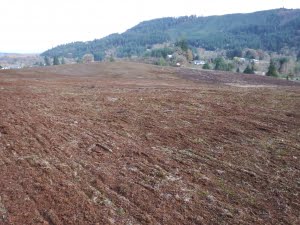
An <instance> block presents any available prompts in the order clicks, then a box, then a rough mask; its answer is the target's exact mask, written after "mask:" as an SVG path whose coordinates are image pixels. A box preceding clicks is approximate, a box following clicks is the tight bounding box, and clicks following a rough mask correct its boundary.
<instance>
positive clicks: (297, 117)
mask: <svg viewBox="0 0 300 225" xmlns="http://www.w3.org/2000/svg"><path fill="white" fill-rule="evenodd" d="M186 71H187V70H185V69H176V68H161V67H155V66H151V65H143V64H133V63H117V62H115V63H103V64H92V65H72V66H67V65H63V66H58V67H49V68H46V69H45V68H43V69H27V70H18V71H4V72H3V71H1V73H0V118H1V120H0V171H1V174H0V224H5V225H6V224H50V225H53V224H55V225H59V224H93V225H96V224H280V223H282V224H298V223H299V222H300V221H299V214H300V210H299V205H300V201H299V198H298V194H299V177H300V173H299V171H300V167H299V165H300V163H299V159H300V153H299V149H300V145H299V143H300V138H299V127H300V114H299V110H300V108H299V107H300V104H299V103H300V100H299V97H300V89H299V87H298V86H287V84H291V83H289V82H288V83H285V82H284V84H283V85H281V84H282V83H281V82H279V83H277V81H276V88H272V87H268V88H266V87H265V86H264V87H256V88H244V87H233V86H230V85H226V83H238V82H237V81H236V80H237V79H242V78H236V76H235V75H233V76H234V80H230V79H229V78H226V79H225V81H226V82H225V81H224V82H223V81H222V82H219V81H216V82H210V81H209V82H194V81H191V80H190V78H189V77H190V76H191V75H190V72H189V71H188V72H186ZM193 73H194V72H193ZM198 73H199V72H197V76H201V73H200V75H199V74H198ZM203 74H205V76H208V74H206V73H203ZM229 75H230V74H228V76H229ZM211 76H216V77H217V76H219V74H218V73H211ZM220 76H223V75H220ZM224 76H227V75H224ZM183 78H184V79H183ZM216 79H217V78H216ZM257 79H258V78H257ZM263 79H264V78H263ZM268 80H269V79H267V80H265V82H266V83H267V84H266V85H271V86H272V85H275V84H274V83H272V82H270V83H268V82H267V81H268ZM247 82H248V81H247ZM274 82H275V81H274ZM258 83H260V84H261V82H258ZM251 84H252V83H251V82H250V83H249V85H251ZM292 85H294V84H292Z"/></svg>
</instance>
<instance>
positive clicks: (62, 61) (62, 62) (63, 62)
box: [61, 57, 66, 65]
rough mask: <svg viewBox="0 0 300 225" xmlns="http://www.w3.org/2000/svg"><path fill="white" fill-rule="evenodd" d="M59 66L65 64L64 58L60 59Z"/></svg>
mask: <svg viewBox="0 0 300 225" xmlns="http://www.w3.org/2000/svg"><path fill="white" fill-rule="evenodd" d="M61 64H62V65H64V64H66V61H65V58H64V57H62V58H61Z"/></svg>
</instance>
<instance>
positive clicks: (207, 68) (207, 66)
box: [202, 63, 210, 70]
mask: <svg viewBox="0 0 300 225" xmlns="http://www.w3.org/2000/svg"><path fill="white" fill-rule="evenodd" d="M202 69H205V70H210V65H209V64H208V63H205V64H204V65H203V67H202Z"/></svg>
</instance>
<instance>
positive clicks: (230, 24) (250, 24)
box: [42, 9, 300, 61]
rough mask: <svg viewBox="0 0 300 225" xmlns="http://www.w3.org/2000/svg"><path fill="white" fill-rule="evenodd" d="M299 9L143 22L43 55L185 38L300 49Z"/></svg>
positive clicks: (213, 44) (125, 53) (204, 44)
mask: <svg viewBox="0 0 300 225" xmlns="http://www.w3.org/2000/svg"><path fill="white" fill-rule="evenodd" d="M299 30H300V10H289V9H276V10H268V11H261V12H255V13H249V14H232V15H224V16H209V17H197V16H189V17H188V16H185V17H179V18H171V17H168V18H162V19H155V20H151V21H146V22H142V23H140V24H138V25H137V26H135V27H133V28H131V29H129V30H127V31H126V32H124V33H122V34H112V35H109V36H107V37H105V38H102V39H96V40H93V41H89V42H74V43H70V44H66V45H60V46H57V47H55V48H53V49H50V50H48V51H46V52H44V53H43V54H42V55H43V56H49V57H54V56H60V57H62V56H63V57H70V58H80V57H82V56H83V55H85V54H93V55H94V58H95V60H97V61H101V60H103V59H104V58H105V57H106V56H107V55H111V54H114V56H116V57H120V58H122V57H131V56H141V55H144V54H145V52H146V51H147V49H151V48H152V46H153V45H155V44H162V43H167V42H168V43H175V42H176V41H177V40H179V39H182V38H184V39H186V40H187V43H188V45H189V46H190V47H191V48H205V49H206V50H216V49H237V48H238V49H243V48H252V49H262V50H267V51H275V52H279V51H280V50H281V49H282V48H286V47H288V48H290V49H296V50H300V34H299Z"/></svg>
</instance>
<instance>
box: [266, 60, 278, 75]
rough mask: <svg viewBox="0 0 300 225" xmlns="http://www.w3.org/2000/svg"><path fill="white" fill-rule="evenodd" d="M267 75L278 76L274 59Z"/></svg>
mask: <svg viewBox="0 0 300 225" xmlns="http://www.w3.org/2000/svg"><path fill="white" fill-rule="evenodd" d="M266 75H267V76H271V77H278V73H277V70H276V66H275V63H274V61H273V60H271V61H270V66H269V69H268V72H267V74H266Z"/></svg>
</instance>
